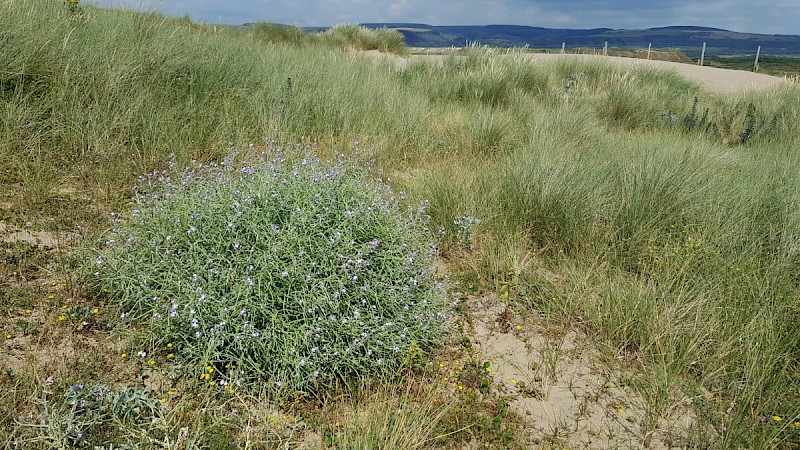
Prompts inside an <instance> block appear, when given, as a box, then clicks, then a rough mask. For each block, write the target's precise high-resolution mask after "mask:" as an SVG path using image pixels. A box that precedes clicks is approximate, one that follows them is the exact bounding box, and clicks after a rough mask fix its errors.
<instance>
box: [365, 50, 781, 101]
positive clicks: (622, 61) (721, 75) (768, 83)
mask: <svg viewBox="0 0 800 450" xmlns="http://www.w3.org/2000/svg"><path fill="white" fill-rule="evenodd" d="M364 53H365V54H367V55H369V56H372V57H375V58H381V59H389V60H392V61H393V62H394V63H395V66H396V67H397V68H398V69H403V68H405V67H406V66H407V65H408V64H409V63H411V62H414V61H441V60H442V59H443V57H442V56H441V55H413V56H411V57H409V58H401V57H399V56H395V55H388V54H383V53H379V52H377V51H369V52H364ZM529 57H530V58H531V60H532V61H554V60H558V59H579V60H581V61H587V62H591V61H605V62H609V63H611V64H618V65H620V66H640V67H653V68H656V69H661V70H665V71H673V72H676V73H677V74H679V75H681V76H683V77H684V78H687V79H689V80H691V81H694V82H696V83H698V84H700V85H701V86H703V87H705V88H706V89H708V90H710V91H714V92H720V93H725V92H735V91H742V90H748V89H768V88H772V87H776V86H779V85H781V84H783V83H787V81H786V80H784V79H783V78H778V77H773V76H771V75H764V74H761V73H753V72H745V71H742V70H729V69H718V68H715V67H705V66H702V67H701V66H698V65H694V64H683V63H677V62H669V61H653V60H646V59H636V58H622V57H615V56H599V55H571V54H566V55H559V54H543V53H542V54H540V53H536V54H534V53H532V54H530V55H529Z"/></svg>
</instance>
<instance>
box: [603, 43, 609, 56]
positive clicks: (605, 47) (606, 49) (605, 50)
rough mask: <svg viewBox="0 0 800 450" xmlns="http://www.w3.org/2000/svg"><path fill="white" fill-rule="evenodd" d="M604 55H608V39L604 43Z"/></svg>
mask: <svg viewBox="0 0 800 450" xmlns="http://www.w3.org/2000/svg"><path fill="white" fill-rule="evenodd" d="M603 56H608V41H606V42H605V43H603Z"/></svg>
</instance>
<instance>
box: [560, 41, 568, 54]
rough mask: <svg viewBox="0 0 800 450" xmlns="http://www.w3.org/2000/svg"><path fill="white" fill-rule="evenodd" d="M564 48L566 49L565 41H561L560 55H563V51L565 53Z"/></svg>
mask: <svg viewBox="0 0 800 450" xmlns="http://www.w3.org/2000/svg"><path fill="white" fill-rule="evenodd" d="M566 49H567V43H566V42H562V43H561V54H562V55H563V54H564V53H566Z"/></svg>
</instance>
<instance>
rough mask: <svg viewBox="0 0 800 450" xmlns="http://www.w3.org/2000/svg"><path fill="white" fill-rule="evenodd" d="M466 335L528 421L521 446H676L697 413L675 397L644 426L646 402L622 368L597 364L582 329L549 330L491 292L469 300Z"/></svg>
mask: <svg viewBox="0 0 800 450" xmlns="http://www.w3.org/2000/svg"><path fill="white" fill-rule="evenodd" d="M467 308H468V310H469V312H470V315H471V316H472V317H473V321H472V330H471V333H470V335H471V337H472V339H473V344H474V345H475V346H476V348H477V349H478V353H479V354H480V358H481V360H486V361H489V362H490V363H491V366H490V367H489V371H490V376H491V377H492V379H493V383H492V390H493V391H494V392H495V393H496V394H497V395H498V396H508V397H511V399H512V401H511V403H510V407H511V409H512V410H513V411H514V412H516V413H517V414H518V415H519V416H520V417H522V418H523V420H525V422H526V423H527V424H528V426H526V432H525V435H524V436H523V439H524V440H525V442H524V443H525V445H527V446H532V448H537V447H540V446H545V447H550V448H615V449H637V448H652V449H670V448H680V446H679V445H676V442H675V441H680V436H681V435H683V434H685V432H686V431H685V430H686V429H688V428H689V427H691V426H692V425H693V422H694V417H693V415H692V414H691V412H690V411H689V410H688V409H687V408H685V403H684V402H677V403H676V404H675V406H674V407H673V408H670V410H669V411H667V412H666V413H665V414H662V415H659V417H657V418H655V423H650V425H647V423H648V420H647V410H648V407H647V405H646V402H645V401H644V399H642V398H641V396H639V395H638V394H637V393H636V392H634V391H633V390H632V389H630V388H628V387H625V386H622V385H620V384H619V380H620V379H621V378H622V377H621V375H622V374H621V373H615V371H614V370H612V369H610V368H608V367H606V366H605V365H604V364H602V363H600V362H599V359H598V356H599V354H598V353H597V351H596V350H594V349H592V345H591V341H590V339H589V338H587V337H586V336H582V335H581V334H580V333H579V332H576V331H568V332H565V333H562V334H553V333H552V332H548V330H546V329H537V328H536V326H535V325H532V324H531V323H530V321H524V322H522V321H520V320H519V319H517V318H514V317H513V316H511V317H510V316H509V315H508V312H506V306H505V305H504V304H503V303H502V302H501V301H500V300H499V299H498V298H497V297H496V296H486V297H480V298H471V299H470V300H468V302H467Z"/></svg>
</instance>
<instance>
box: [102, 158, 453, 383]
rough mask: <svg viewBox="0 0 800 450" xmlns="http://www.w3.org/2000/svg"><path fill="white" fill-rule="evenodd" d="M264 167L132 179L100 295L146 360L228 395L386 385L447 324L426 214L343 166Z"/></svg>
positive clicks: (198, 168)
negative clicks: (145, 346)
mask: <svg viewBox="0 0 800 450" xmlns="http://www.w3.org/2000/svg"><path fill="white" fill-rule="evenodd" d="M270 154H272V153H265V154H264V155H263V156H262V160H260V161H259V162H258V163H257V164H255V165H251V166H243V167H239V168H236V167H235V166H234V158H233V156H228V157H226V158H225V159H224V161H223V162H222V163H221V164H219V165H217V164H214V163H212V164H209V165H203V164H194V165H192V166H190V168H188V169H186V170H184V171H182V172H180V173H179V172H177V171H176V170H175V169H174V164H172V165H171V166H172V167H173V168H172V169H170V170H166V171H161V172H154V173H152V174H150V175H148V176H146V177H142V178H141V181H142V184H143V185H144V186H143V187H139V188H137V190H138V192H139V193H138V195H137V196H136V199H135V203H136V205H135V208H136V209H134V210H133V211H132V212H131V213H130V215H128V216H126V217H124V218H122V217H121V218H119V219H117V220H118V224H117V228H115V229H114V231H113V233H112V235H111V236H110V238H109V239H108V240H107V241H106V247H105V248H104V249H103V250H102V253H101V254H100V255H99V256H98V258H97V260H96V262H95V264H96V269H94V270H95V273H94V277H95V278H96V282H97V288H98V290H100V291H102V292H104V293H105V294H104V295H107V296H108V297H109V298H110V300H113V303H115V304H116V305H118V306H119V307H120V308H122V311H123V314H122V316H123V317H125V318H126V320H129V321H134V322H137V323H139V322H141V323H144V325H145V327H146V329H147V331H148V332H149V333H150V337H149V338H148V340H149V341H150V342H152V348H151V349H150V351H155V350H156V349H158V348H162V349H163V348H164V346H165V345H167V344H169V346H170V348H171V349H170V352H171V353H172V354H171V355H170V357H169V361H170V363H172V362H173V361H174V363H175V364H179V365H182V366H183V367H182V369H183V370H184V372H185V371H189V372H190V373H194V375H195V376H197V375H200V377H201V379H204V380H206V381H208V382H210V383H212V384H216V385H222V386H224V387H225V389H227V390H230V389H233V387H232V386H233V385H231V384H230V383H235V384H241V383H242V382H248V381H264V380H270V383H271V384H270V385H269V386H271V387H274V388H276V389H277V391H279V392H296V391H302V392H311V393H319V392H320V391H321V390H324V389H328V388H331V387H333V386H334V385H338V384H340V383H344V384H347V385H350V384H352V383H353V382H357V381H358V380H360V379H364V378H370V377H386V376H389V375H391V374H393V373H396V371H397V369H398V368H399V367H400V366H401V365H402V362H403V360H404V358H406V357H407V356H408V355H409V354H411V353H415V352H417V351H418V350H419V348H421V347H423V348H424V346H426V345H429V344H431V343H433V342H434V340H435V337H436V336H437V334H439V333H440V326H441V323H442V319H443V317H444V312H443V309H442V308H441V304H442V303H441V301H440V300H442V296H441V292H442V290H441V284H440V283H438V282H436V281H435V280H434V276H433V273H432V271H431V258H432V256H433V247H432V246H430V245H428V244H426V242H425V241H424V239H423V232H424V221H423V217H424V216H423V214H424V208H418V209H411V208H409V209H407V210H406V209H404V208H401V206H400V204H399V200H398V199H396V198H394V197H393V195H392V193H391V190H390V189H389V188H388V187H387V186H386V185H383V184H380V183H371V182H368V181H367V180H366V171H365V170H364V169H361V168H359V166H358V165H356V164H355V163H353V162H352V161H346V160H345V159H344V158H342V159H340V161H339V162H338V163H335V164H334V163H324V162H322V161H320V160H319V159H318V158H316V157H307V158H306V159H303V160H302V161H300V162H298V163H297V164H295V165H290V164H289V163H287V162H286V160H285V159H284V158H283V157H282V156H281V155H280V154H279V153H274V154H272V155H273V156H274V158H271V159H269V160H267V159H264V158H265V157H266V156H267V155H270ZM143 352H146V351H144V350H143ZM140 356H142V357H143V358H144V353H143V354H142V355H140ZM148 358H150V356H148ZM148 363H149V364H151V365H152V364H153V362H152V361H150V360H149V359H148Z"/></svg>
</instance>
